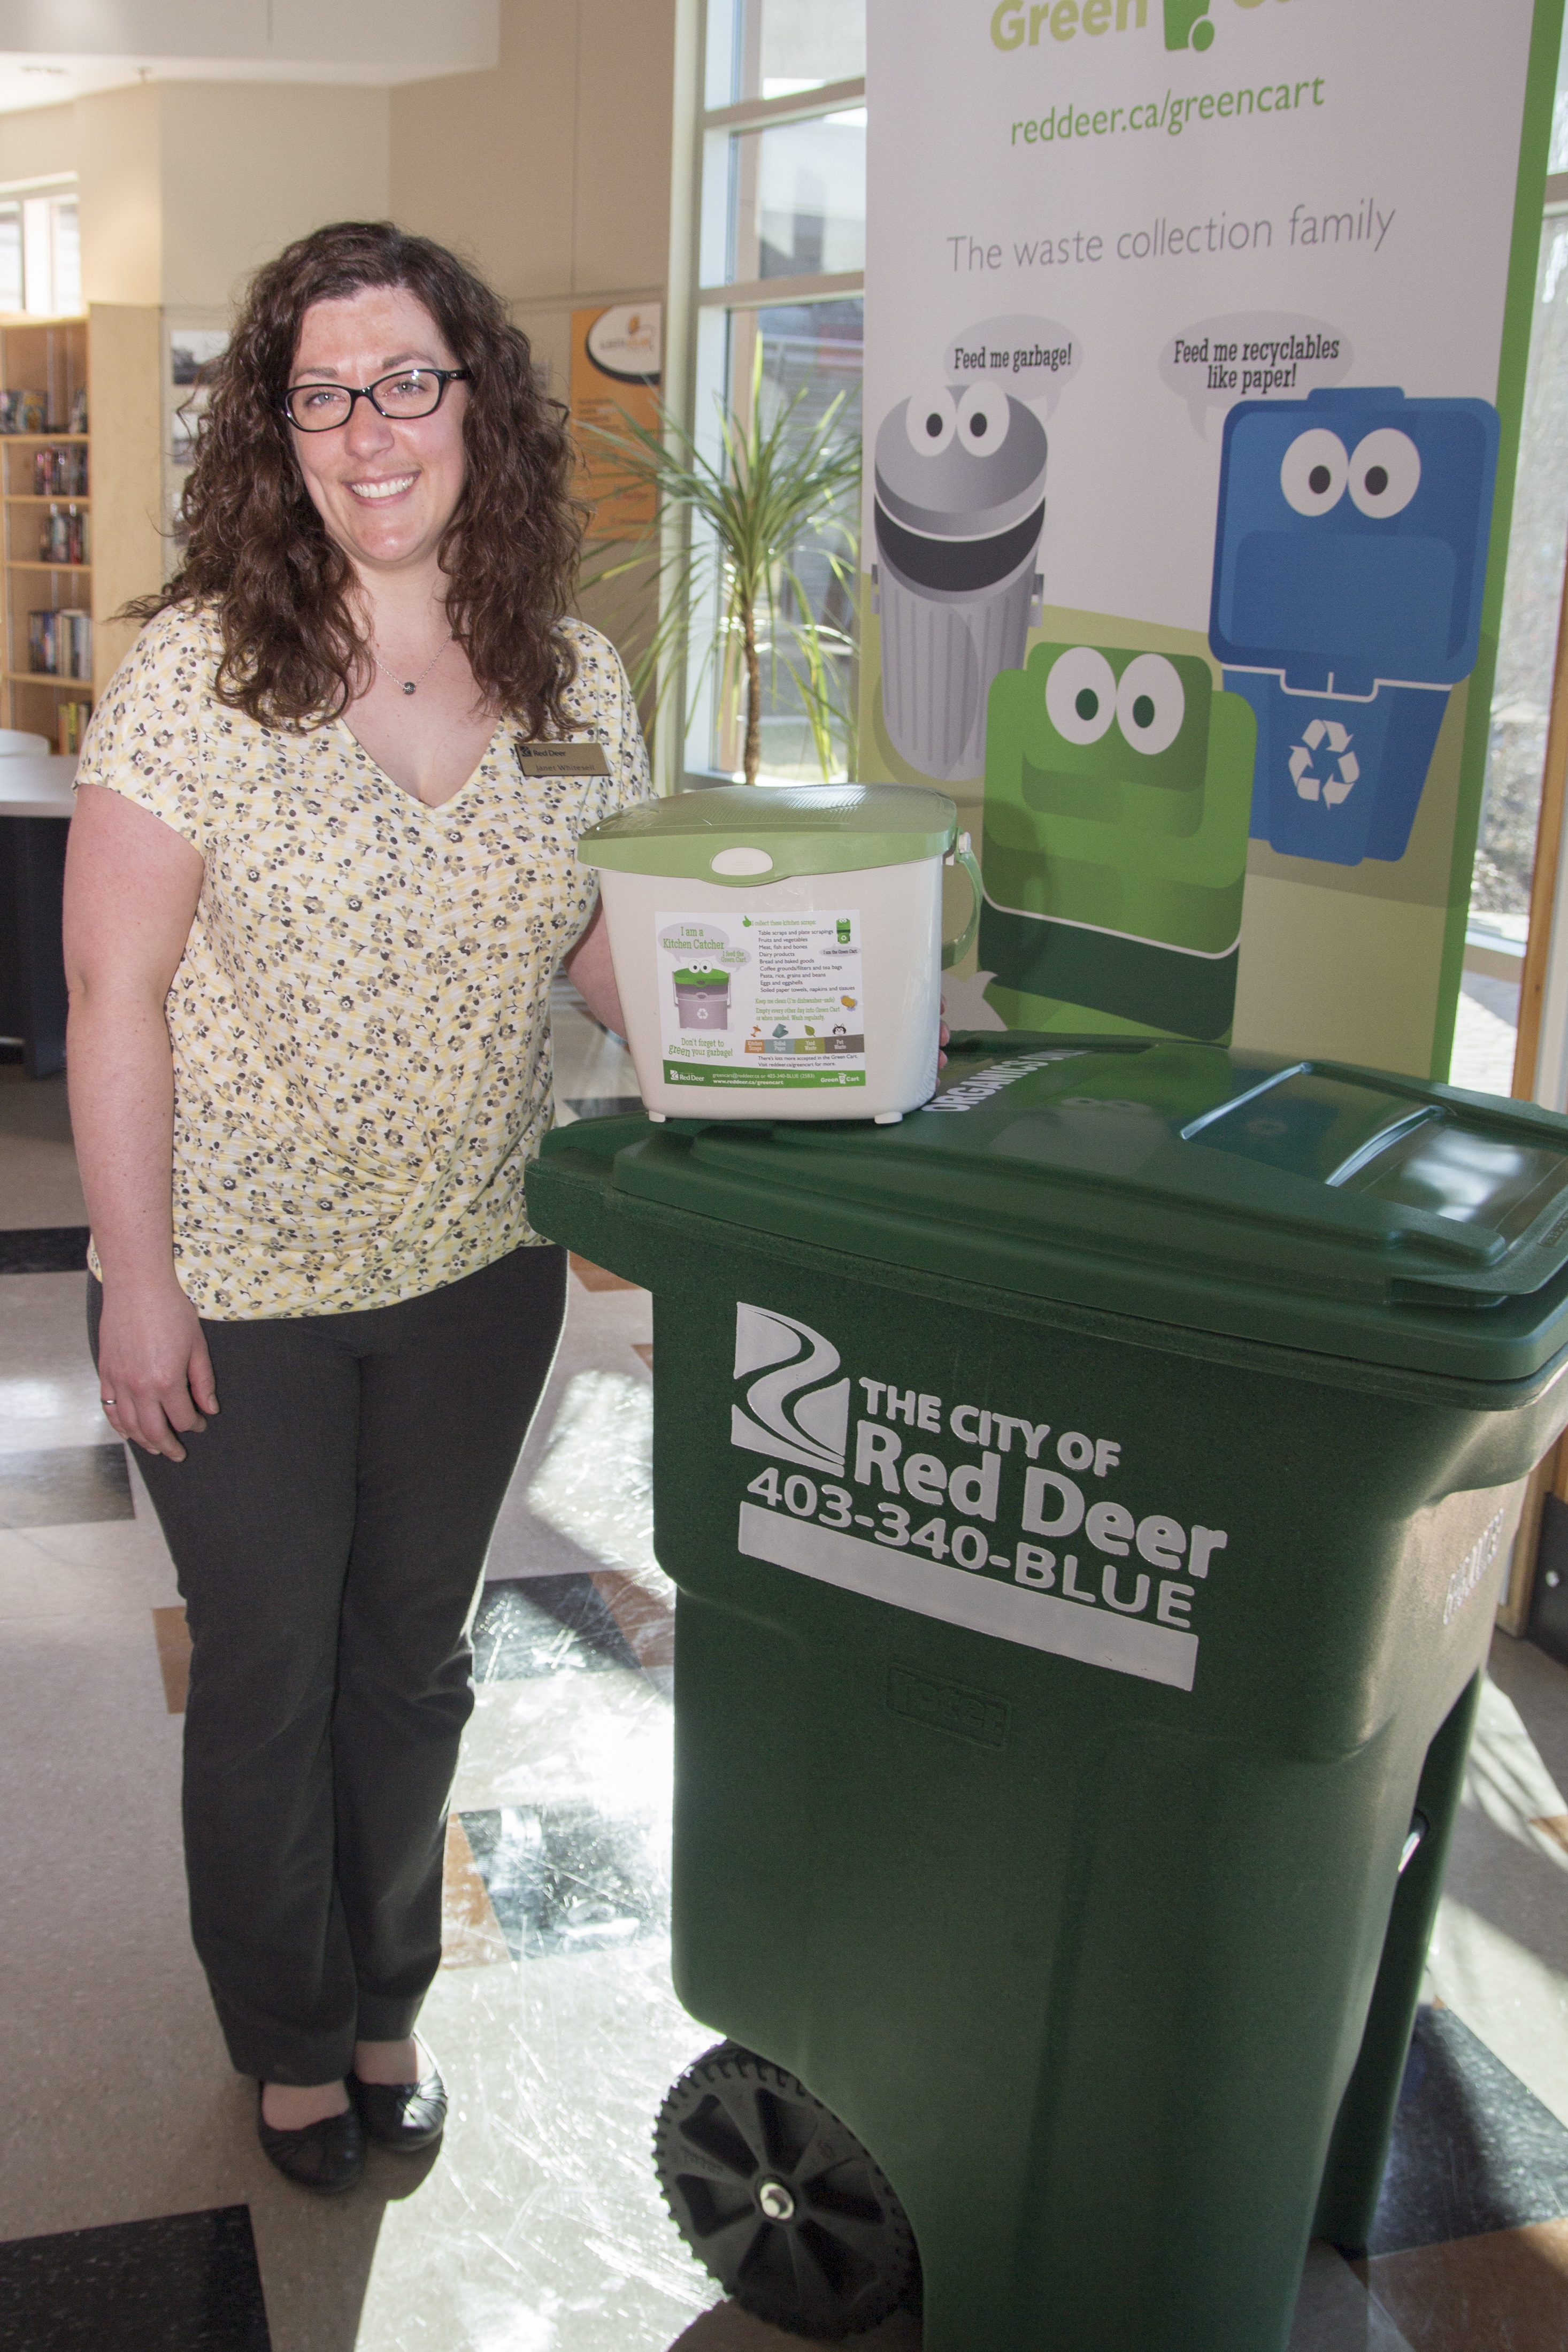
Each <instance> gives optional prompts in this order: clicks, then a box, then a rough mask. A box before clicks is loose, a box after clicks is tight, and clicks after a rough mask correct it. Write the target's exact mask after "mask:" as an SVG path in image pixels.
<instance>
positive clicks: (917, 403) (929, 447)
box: [904, 383, 958, 457]
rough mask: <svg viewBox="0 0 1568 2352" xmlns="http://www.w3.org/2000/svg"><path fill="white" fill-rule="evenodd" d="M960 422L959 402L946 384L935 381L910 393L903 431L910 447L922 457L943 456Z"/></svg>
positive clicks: (905, 410)
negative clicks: (916, 450) (907, 436)
mask: <svg viewBox="0 0 1568 2352" xmlns="http://www.w3.org/2000/svg"><path fill="white" fill-rule="evenodd" d="M957 424H958V404H957V402H956V401H955V400H954V399H953V396H952V393H951V392H949V390H948V388H947V386H946V384H945V383H933V384H930V385H927V386H925V387H923V388H922V389H921V391H919V392H916V393H911V394H910V399H909V402H908V404H907V405H906V407H905V409H904V430H905V432H906V433H907V434H908V435H909V436H910V447H911V448H913V449H918V450H919V451H920V453H921V457H941V455H942V451H943V450H944V449H945V448H946V447H947V446H948V444H949V443H950V442H951V440H952V436H953V432H954V429H955V428H956V426H957Z"/></svg>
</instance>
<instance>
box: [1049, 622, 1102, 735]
mask: <svg viewBox="0 0 1568 2352" xmlns="http://www.w3.org/2000/svg"><path fill="white" fill-rule="evenodd" d="M1046 712H1047V717H1048V718H1049V719H1050V722H1051V725H1052V726H1053V727H1054V728H1055V729H1056V730H1057V733H1058V735H1065V736H1066V738H1067V740H1068V742H1069V743H1098V742H1099V740H1100V737H1101V736H1102V735H1103V734H1104V732H1105V730H1106V729H1107V728H1108V727H1109V726H1110V722H1111V720H1112V719H1114V718H1115V716H1116V674H1115V672H1114V671H1113V670H1112V668H1111V667H1110V663H1109V662H1108V661H1107V660H1106V658H1105V656H1104V655H1103V654H1102V653H1097V652H1096V650H1095V648H1094V647H1093V646H1074V647H1073V648H1072V651H1071V652H1070V653H1065V654H1058V656H1057V658H1056V660H1055V661H1054V662H1053V663H1052V664H1051V674H1050V676H1049V677H1047V680H1046Z"/></svg>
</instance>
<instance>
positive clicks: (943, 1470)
mask: <svg viewBox="0 0 1568 2352" xmlns="http://www.w3.org/2000/svg"><path fill="white" fill-rule="evenodd" d="M528 1190H529V1206H530V1211H531V1215H532V1217H533V1220H534V1222H535V1223H536V1225H537V1226H538V1227H539V1229H540V1230H541V1231H542V1232H543V1233H546V1234H550V1235H552V1237H554V1238H556V1239H558V1240H561V1241H564V1242H568V1243H570V1244H571V1246H572V1247H573V1248H574V1250H579V1251H581V1252H583V1253H584V1255H587V1256H588V1257H590V1258H593V1259H595V1260H596V1261H597V1262H598V1263H599V1264H601V1265H606V1266H610V1267H613V1268H614V1269H615V1270H616V1272H617V1273H620V1274H622V1275H626V1276H630V1277H631V1278H632V1279H634V1280H635V1281H637V1282H639V1283H643V1284H645V1285H647V1287H648V1288H649V1289H650V1290H651V1291H652V1292H653V1294H654V1300H655V1327H654V1328H655V1366H654V1380H655V1389H654V1422H655V1462H654V1497H655V1524H656V1539H657V1546H658V1556H659V1558H660V1559H661V1560H662V1562H663V1564H664V1566H665V1568H666V1569H667V1570H668V1572H669V1573H670V1575H672V1576H673V1577H674V1578H675V1580H676V1581H677V1584H678V1585H679V1614H678V1634H677V1664H676V1739H677V1752H676V1775H677V1777H676V1815H675V1820H676V1831H675V1920H674V1955H675V1979H676V1986H677V1990H679V1994H680V1997H681V1999H682V2000H683V2001H684V2002H685V2003H686V2005H687V2006H688V2008H689V2010H690V2011H692V2012H693V2014H694V2015H695V2016H697V2017H699V2018H701V2019H703V2020H705V2021H708V2022H709V2023H710V2024H711V2025H712V2026H714V2027H715V2028H716V2029H717V2030H718V2031H719V2032H721V2033H723V2034H725V2035H726V2036H728V2037H730V2039H729V2041H728V2042H726V2043H725V2044H724V2045H722V2046H721V2048H720V2049H719V2050H718V2051H716V2052H715V2053H710V2057H709V2058H708V2059H707V2060H705V2061H703V2062H701V2063H700V2065H699V2066H698V2067H696V2068H694V2069H693V2070H692V2072H691V2074H689V2076H688V2077H685V2078H683V2082H682V2084H679V2085H678V2086H677V2089H676V2092H675V2093H674V2094H672V2098H671V2102H670V2104H669V2105H668V2107H667V2110H666V2114H665V2116H664V2117H663V2119H662V2121H661V2125H660V2134H659V2164H660V2170H661V2174H662V2177H663V2179H664V2183H665V2187H666V2191H667V2194H668V2197H669V2199H670V2202H671V2204H672V2206H673V2208H674V2209H675V2211H676V2215H677V2218H678V2220H679V2221H680V2224H681V2226H682V2228H683V2230H684V2231H685V2232H686V2234H687V2236H688V2238H689V2240H690V2241H691V2242H692V2243H693V2244H694V2245H695V2246H696V2247H697V2249H698V2251H699V2252H700V2253H701V2254H702V2255H703V2256H704V2258H705V2259H707V2260H708V2261H709V2263H710V2267H712V2268H713V2270H714V2271H715V2273H716V2274H717V2275H719V2276H720V2277H721V2279H723V2280H724V2282H725V2284H727V2285H729V2286H730V2287H731V2290H732V2291H733V2292H735V2293H736V2294H738V2295H739V2296H740V2298H741V2300H742V2302H747V2303H749V2304H750V2305H751V2307H752V2308H753V2309H756V2310H759V2311H761V2312H763V2313H764V2314H766V2315H769V2316H771V2317H773V2318H775V2319H778V2320H782V2321H783V2323H784V2325H786V2326H796V2327H798V2328H801V2329H803V2330H805V2331H808V2332H813V2333H817V2334H821V2335H830V2334H834V2333H842V2332H844V2331H846V2330H847V2329H851V2328H853V2327H856V2326H864V2325H867V2324H868V2323H869V2322H870V2321H871V2320H874V2319H875V2318H877V2317H878V2316H879V2315H880V2314H881V2313H882V2312H883V2311H885V2310H886V2309H887V2308H888V2307H889V2304H890V2303H891V2302H893V2301H895V2300H896V2299H897V2298H898V2296H899V2295H900V2294H901V2293H903V2292H905V2290H906V2289H907V2288H908V2287H909V2285H910V2281H911V2278H912V2276H913V2250H912V2248H911V2245H910V2231H912V2234H913V2240H914V2241H915V2242H916V2243H918V2248H919V2258H920V2264H921V2270H922V2272H923V2294H924V2342H925V2346H926V2352H974V2347H979V2346H985V2347H1007V2352H1047V2347H1049V2352H1196V2347H1201V2352H1277V2348H1278V2347H1282V2346H1283V2345H1284V2343H1285V2341H1286V2338H1287V2336H1288V2334H1289V2326H1290V2319H1291V2312H1292V2307H1293V2304H1294V2300H1295V2295H1296V2291H1297V2284H1298V2281H1299V2278H1300V2270H1301V2263H1302V2259H1303V2255H1304V2252H1305V2249H1306V2245H1307V2242H1308V2238H1309V2236H1310V2234H1312V2233H1313V2232H1314V2231H1316V2232H1317V2234H1320V2235H1322V2236H1326V2237H1329V2238H1331V2239H1332V2240H1334V2241H1335V2242H1338V2243H1339V2244H1341V2245H1342V2246H1344V2247H1346V2248H1350V2249H1355V2248H1359V2247H1361V2246H1362V2245H1363V2244H1364V2242H1365V2238H1366V2233H1367V2230H1368V2225H1369V2222H1370V2219H1371V2215H1372V2210H1373V2205H1374V2203H1375V2200H1376V2196H1377V2190H1378V2185H1379V2179H1380V2176H1381V2172H1382V2168H1383V2162H1384V2154H1385V2151H1386V2147H1387V2140H1388V2133H1389V2128H1390V2123H1391V2118H1392V2115H1393V2109H1394V2100H1395V2096H1396V2094H1397V2089H1398V2084H1399V2079H1400V2074H1401V2070H1402V2067H1403V2063H1404V2059H1405V2048H1406V2044H1407V2041H1408V2037H1409V2032H1410V2025H1411V2021H1412V2017H1413V2013H1414V2009H1415V2000H1416V1993H1417V1988H1418V1983H1419V1979H1420V1973H1421V1967H1422V1961H1423V1957H1424V1954H1425V1951H1426V1942H1427V1937H1428V1934H1429V1930H1430V1927H1431V1921H1432V1916H1433V1912H1434V1908H1435V1906H1436V1899H1437V1894H1438V1890H1439V1886H1440V1883H1441V1879H1442V1872H1443V1861H1444V1853H1445V1848H1446V1844H1447V1836H1448V1831H1449V1827H1450V1824H1451V1822H1452V1818H1453V1813H1454V1809H1455V1804H1456V1801H1457V1797H1458V1787H1459V1780H1460V1776H1461V1773H1462V1770H1463V1766H1464V1759H1465V1752H1466V1747H1467V1743H1468V1734H1469V1726H1470V1720H1471V1716H1472V1713H1473V1709H1474V1705H1475V1698H1476V1694H1477V1690H1478V1687H1479V1675H1480V1671H1481V1668H1482V1665H1483V1664H1484V1661H1485V1658H1486V1654H1487V1644H1488V1640H1489V1634H1490V1631H1491V1621H1492V1612H1493V1607H1494V1604H1495V1601H1496V1600H1497V1597H1498V1591H1499V1586H1500V1580H1501V1579H1502V1577H1503V1574H1504V1571H1505V1567H1506V1563H1507V1560H1508V1557H1509V1551H1510V1543H1511V1539H1512V1536H1513V1531H1514V1527H1515V1522H1516V1518H1517V1515H1518V1510H1519V1505H1520V1500H1521V1486H1522V1482H1523V1480H1524V1478H1525V1476H1526V1475H1527V1474H1528V1472H1529V1470H1530V1468H1531V1465H1532V1464H1533V1463H1534V1462H1535V1461H1536V1460H1537V1459H1538V1458H1539V1456H1540V1455H1541V1454H1542V1453H1543V1452H1544V1451H1545V1449H1546V1447H1547V1446H1548V1445H1549V1444H1551V1443H1552V1440H1553V1438H1554V1437H1555V1436H1556V1435H1557V1433H1558V1432H1559V1431H1560V1430H1561V1429H1562V1427H1563V1423H1564V1422H1565V1421H1568V1119H1563V1118H1556V1117H1553V1116H1552V1115H1551V1114H1550V1113H1546V1112H1542V1111H1538V1110H1535V1109H1533V1108H1529V1107H1526V1106H1515V1105H1509V1104H1505V1103H1503V1102H1501V1101H1498V1100H1494V1099H1491V1098H1487V1097H1475V1096H1466V1095H1460V1094H1456V1093H1453V1092H1450V1091H1449V1090H1448V1089H1447V1088H1445V1087H1434V1086H1427V1085H1423V1084H1420V1083H1418V1082H1416V1081H1414V1080H1406V1079H1404V1078H1398V1077H1386V1076H1377V1075H1375V1074H1373V1073H1368V1072H1365V1071H1361V1070H1355V1069H1350V1068H1344V1067H1341V1066H1331V1065H1327V1064H1323V1063H1308V1062H1300V1063H1294V1064H1283V1063H1280V1062H1278V1061H1275V1060H1270V1059H1268V1058H1266V1057H1263V1056H1258V1055H1247V1054H1244V1053H1240V1052H1237V1051H1227V1050H1226V1049H1224V1048H1222V1047H1219V1046H1213V1045H1184V1044H1173V1043H1166V1042H1150V1043H1144V1042H1142V1041H1138V1040H1106V1039H1103V1038H1082V1039H1072V1038H1061V1037H1054V1036H1053V1037H1036V1038H1028V1037H1020V1036H1018V1035H1016V1034H1015V1035H1010V1036H1006V1037H1000V1036H984V1035H970V1036H967V1037H963V1038H961V1039H959V1040H957V1041H955V1045H954V1049H953V1052H952V1056H951V1059H950V1063H949V1066H948V1069H947V1071H946V1072H945V1074H944V1077H943V1082H942V1089H941V1091H940V1093H939V1094H938V1096H937V1097H936V1098H935V1099H934V1100H933V1101H932V1102H931V1104H930V1105H929V1106H928V1107H927V1108H926V1109H924V1110H922V1111H921V1112H918V1113H916V1114H915V1115H914V1116H912V1117H911V1118H907V1119H906V1120H905V1121H904V1123H903V1125H902V1126H901V1127H899V1128H894V1129H871V1128H869V1127H860V1126H856V1125H838V1126H835V1127H826V1126H825V1127H813V1126H806V1125H798V1124H797V1125H793V1126H789V1127H784V1126H779V1127H770V1126H766V1125H758V1124H752V1123H749V1122H731V1123H728V1124H725V1123H701V1122H697V1121H692V1122H689V1123H685V1124H682V1123H679V1122H676V1121H671V1122H670V1123H669V1124H668V1125H666V1126H664V1127H661V1128H658V1129H654V1128H653V1127H651V1126H649V1125H648V1124H647V1123H646V1122H645V1121H643V1120H640V1119H607V1120H600V1121H594V1122H589V1123H585V1124H578V1125H575V1126H573V1127H571V1128H568V1129H563V1130H562V1131H559V1132H557V1133H556V1134H554V1135H552V1136H551V1137H550V1139H548V1142H547V1144H546V1147H545V1151H544V1155H543V1157H542V1159H541V1160H540V1162H539V1163H538V1165H537V1167H536V1168H535V1169H534V1170H533V1171H531V1175H530V1179H529V1188H528Z"/></svg>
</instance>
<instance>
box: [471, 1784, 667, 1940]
mask: <svg viewBox="0 0 1568 2352" xmlns="http://www.w3.org/2000/svg"><path fill="white" fill-rule="evenodd" d="M461 1818H462V1824H463V1829H464V1832H465V1833H466V1835H467V1837H468V1845H469V1849H470V1851H471V1852H472V1853H473V1857H474V1861H475V1863H476V1864H477V1865H478V1868H479V1875H480V1876H481V1878H482V1879H483V1881H484V1884H485V1887H486V1890H487V1892H488V1894H489V1898H490V1903H491V1906H493V1909H494V1912H495V1916H496V1918H497V1920H498V1921H499V1923H500V1931H501V1934H502V1935H503V1936H504V1937H505V1938H506V1941H507V1946H508V1948H509V1949H510V1952H511V1954H512V1956H513V1958H521V1959H542V1958H550V1957H552V1956H553V1955H556V1954H561V1953H567V1952H595V1951H605V1950H606V1949H609V1948H615V1947H618V1946H621V1945H625V1944H632V1943H637V1942H638V1941H640V1939H641V1938H642V1937H644V1936H649V1935H654V1934H656V1933H658V1931H659V1930H660V1929H662V1928H663V1927H665V1926H666V1925H667V1923H668V1906H669V1885H668V1863H667V1860H666V1857H665V1854H664V1853H663V1850H662V1844H656V1843H655V1840H654V1838H653V1837H652V1836H650V1831H649V1824H647V1822H642V1821H639V1820H637V1819H635V1818H627V1819H612V1818H610V1817H608V1816H607V1815H605V1814H604V1813H601V1812H599V1811H597V1810H596V1809H595V1807H594V1806H593V1805H590V1804H586V1803H566V1804H558V1805H518V1806H512V1805H506V1806H500V1807H498V1808H496V1809H495V1810H493V1811H483V1812H471V1813H470V1812H466V1813H464V1814H463V1815H462V1817H461Z"/></svg>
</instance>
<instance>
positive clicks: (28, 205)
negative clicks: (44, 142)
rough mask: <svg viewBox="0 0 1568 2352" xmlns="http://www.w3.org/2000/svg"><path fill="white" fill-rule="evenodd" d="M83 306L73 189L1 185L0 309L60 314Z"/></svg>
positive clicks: (43, 316) (44, 316)
mask: <svg viewBox="0 0 1568 2352" xmlns="http://www.w3.org/2000/svg"><path fill="white" fill-rule="evenodd" d="M80 309H81V236H80V231H79V221H78V214H77V199H76V189H75V187H74V185H72V184H59V185H57V186H54V187H50V188H47V189H44V190H39V191H38V192H37V193H36V194H35V193H34V192H33V191H32V190H30V189H29V190H26V192H24V191H21V190H16V191H14V192H6V191H5V190H0V311H30V312H31V313H32V315H33V316H34V317H35V318H40V319H58V318H60V317H62V316H64V315H66V314H68V313H70V312H74V311H78V310H80Z"/></svg>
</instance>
